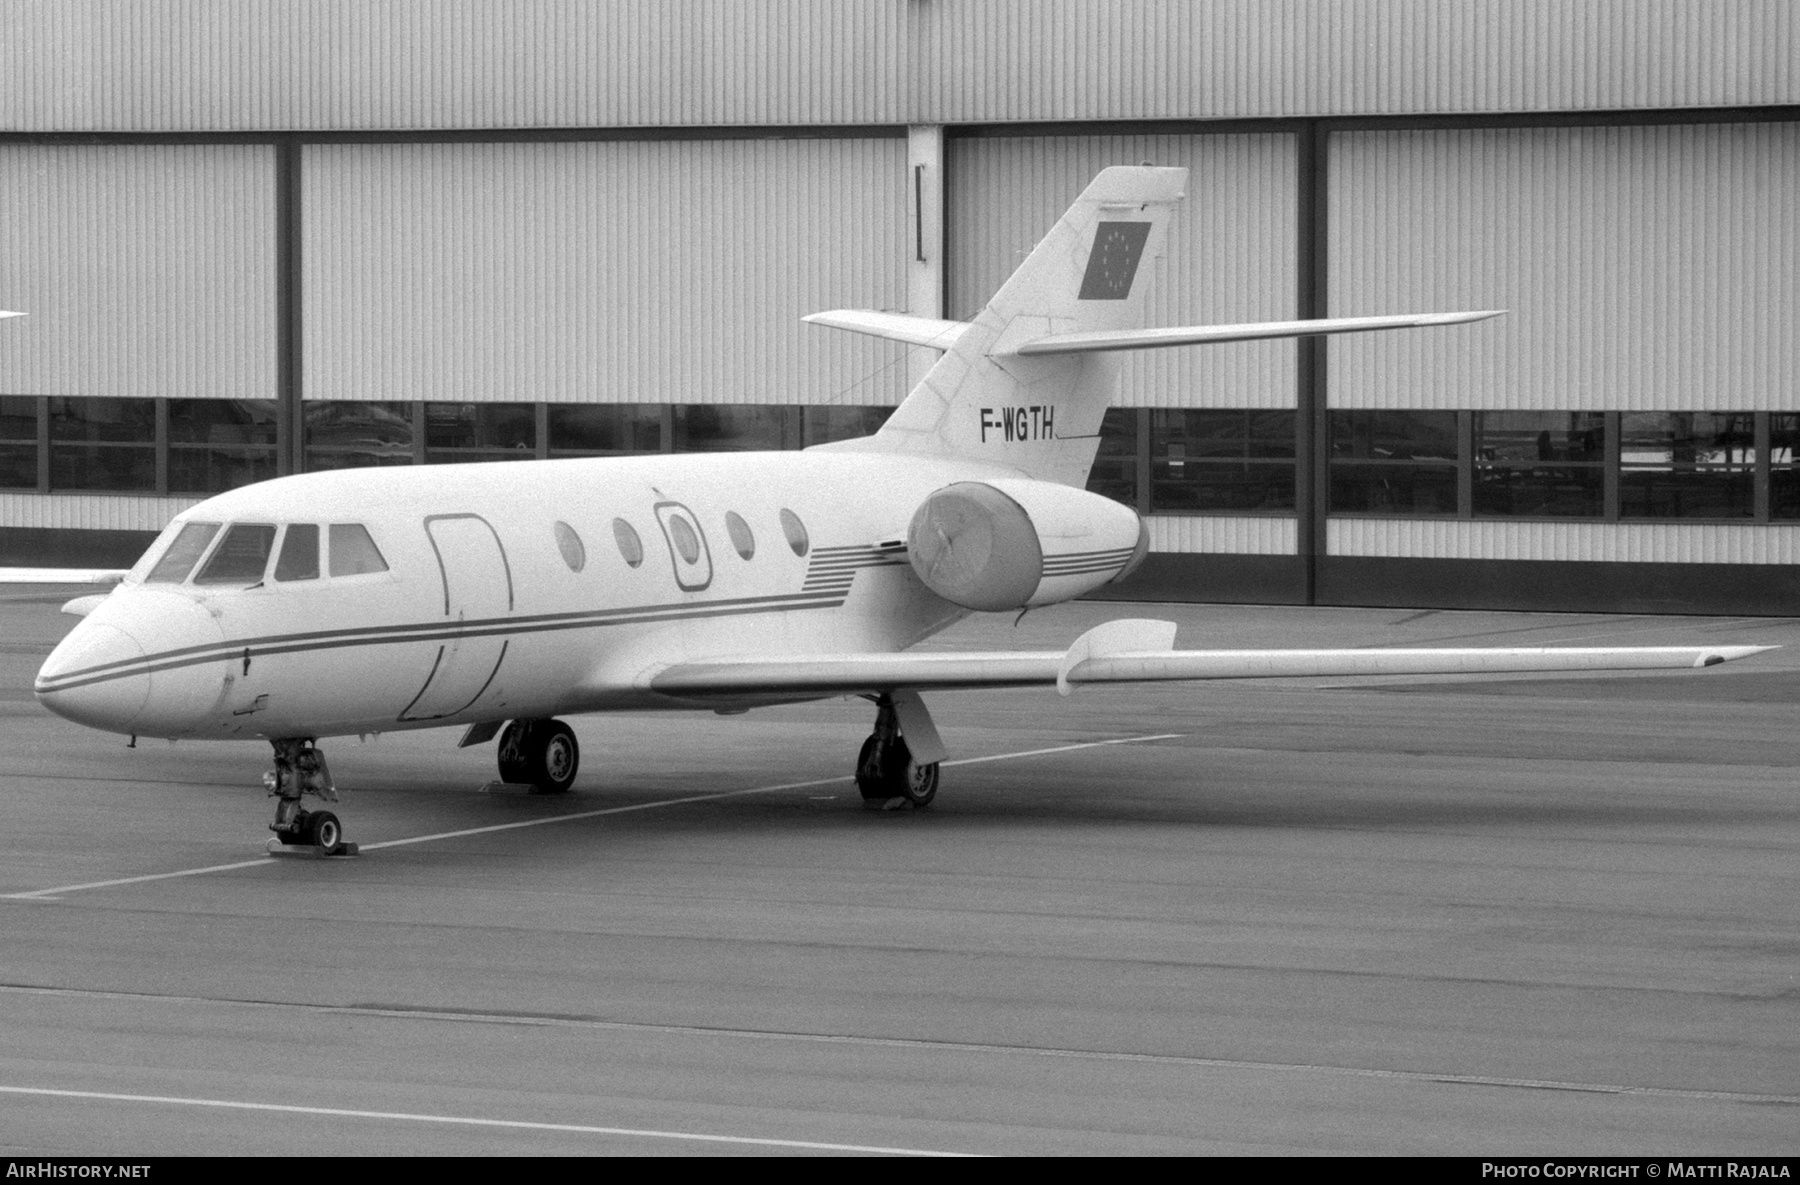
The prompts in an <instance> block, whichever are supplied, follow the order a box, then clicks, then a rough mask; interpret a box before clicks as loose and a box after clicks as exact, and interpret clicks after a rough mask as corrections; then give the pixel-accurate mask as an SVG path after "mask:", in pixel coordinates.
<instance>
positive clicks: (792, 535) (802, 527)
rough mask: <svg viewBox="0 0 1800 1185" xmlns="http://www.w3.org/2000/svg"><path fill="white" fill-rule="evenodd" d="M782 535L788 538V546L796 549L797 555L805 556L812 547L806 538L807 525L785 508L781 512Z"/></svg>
mask: <svg viewBox="0 0 1800 1185" xmlns="http://www.w3.org/2000/svg"><path fill="white" fill-rule="evenodd" d="M781 533H782V534H783V535H786V536H787V541H788V546H789V547H791V548H793V549H794V554H795V555H799V556H803V555H805V554H806V553H807V551H808V550H809V549H810V548H811V547H812V542H811V540H809V539H808V538H807V537H806V524H805V523H803V522H801V521H800V516H799V515H797V514H795V513H794V512H793V511H791V510H788V509H787V508H785V507H783V508H782V511H781Z"/></svg>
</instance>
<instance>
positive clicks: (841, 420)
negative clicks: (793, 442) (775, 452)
mask: <svg viewBox="0 0 1800 1185" xmlns="http://www.w3.org/2000/svg"><path fill="white" fill-rule="evenodd" d="M893 414H894V409H893V408H891V407H845V406H842V405H834V406H830V407H802V408H800V443H801V445H802V446H804V447H806V448H811V447H812V446H813V445H815V444H828V443H830V442H831V441H834V440H855V439H858V438H859V437H863V436H873V435H875V433H876V431H878V430H879V429H880V427H881V426H882V425H883V424H885V423H887V420H888V417H889V416H891V415H893Z"/></svg>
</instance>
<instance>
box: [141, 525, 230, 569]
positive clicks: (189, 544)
mask: <svg viewBox="0 0 1800 1185" xmlns="http://www.w3.org/2000/svg"><path fill="white" fill-rule="evenodd" d="M218 533H219V524H218V523H187V524H186V525H184V526H183V527H182V528H181V531H180V532H179V533H178V534H177V535H176V536H175V541H174V542H173V543H171V544H169V550H167V551H165V552H163V555H162V558H161V559H160V560H157V561H156V566H155V567H153V568H151V569H150V574H149V575H148V576H146V577H144V583H145V584H180V583H181V582H182V581H183V580H186V579H187V575H188V573H189V572H192V571H193V570H194V565H195V564H196V563H198V562H199V561H200V556H201V554H202V553H203V552H205V550H206V545H207V544H208V543H211V542H212V537H213V536H214V535H217V534H218Z"/></svg>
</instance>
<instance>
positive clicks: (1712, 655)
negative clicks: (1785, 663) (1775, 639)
mask: <svg viewBox="0 0 1800 1185" xmlns="http://www.w3.org/2000/svg"><path fill="white" fill-rule="evenodd" d="M1780 649H1781V647H1779V646H1720V647H1719V648H1717V649H1715V650H1708V651H1706V652H1704V653H1703V654H1701V655H1700V657H1699V658H1698V659H1696V660H1695V661H1694V665H1695V666H1697V667H1716V666H1718V665H1719V664H1720V663H1727V662H1735V661H1736V660H1738V659H1740V658H1749V657H1750V656H1751V655H1753V654H1762V653H1763V652H1765V651H1768V650H1780Z"/></svg>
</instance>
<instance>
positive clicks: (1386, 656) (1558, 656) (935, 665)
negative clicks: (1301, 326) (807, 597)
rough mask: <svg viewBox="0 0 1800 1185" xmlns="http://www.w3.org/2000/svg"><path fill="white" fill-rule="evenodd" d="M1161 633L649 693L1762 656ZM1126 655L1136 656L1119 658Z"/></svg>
mask: <svg viewBox="0 0 1800 1185" xmlns="http://www.w3.org/2000/svg"><path fill="white" fill-rule="evenodd" d="M1172 640H1173V632H1172V627H1171V626H1170V625H1169V623H1166V622H1140V621H1127V622H1108V623H1107V624H1106V625H1103V626H1099V627H1096V628H1095V629H1094V630H1090V631H1089V632H1088V633H1087V634H1084V635H1083V636H1082V637H1081V638H1079V639H1077V640H1076V642H1075V645H1073V646H1071V647H1070V648H1069V649H1068V650H1067V651H1057V650H1049V651H988V652H972V653H965V654H955V653H949V654H946V653H924V654H917V653H899V654H887V653H871V654H822V655H815V656H811V657H806V658H774V657H771V658H766V659H763V658H754V657H746V658H741V659H735V660H727V661H719V662H688V663H677V664H674V665H672V666H668V667H664V668H663V669H662V670H660V671H658V672H656V673H654V674H653V675H651V676H650V678H649V688H650V690H652V691H657V692H661V693H663V694H665V695H671V696H676V697H681V698H701V699H704V698H709V697H757V696H767V697H790V698H805V697H810V696H826V695H853V694H862V693H878V692H883V691H896V690H902V689H911V690H914V691H931V690H949V689H954V688H982V687H1035V686H1044V687H1052V686H1053V687H1057V688H1058V689H1060V690H1066V689H1067V688H1068V687H1069V686H1070V685H1072V684H1077V683H1155V682H1165V681H1178V680H1208V679H1282V678H1296V677H1304V678H1321V677H1329V678H1338V677H1345V676H1354V675H1493V674H1516V673H1522V672H1540V673H1541V672H1555V671H1630V670H1680V669H1685V668H1692V667H1707V666H1714V665H1716V664H1718V663H1722V662H1729V661H1731V660H1733V659H1739V658H1747V657H1749V656H1750V655H1752V654H1760V653H1762V652H1763V651H1764V650H1771V649H1774V647H1770V646H1634V647H1624V646H1613V647H1550V648H1532V649H1524V648H1513V649H1498V648H1472V649H1445V650H1170V649H1167V648H1166V645H1167V643H1168V642H1170V641H1172ZM1125 646H1132V647H1133V649H1124V647H1125Z"/></svg>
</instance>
